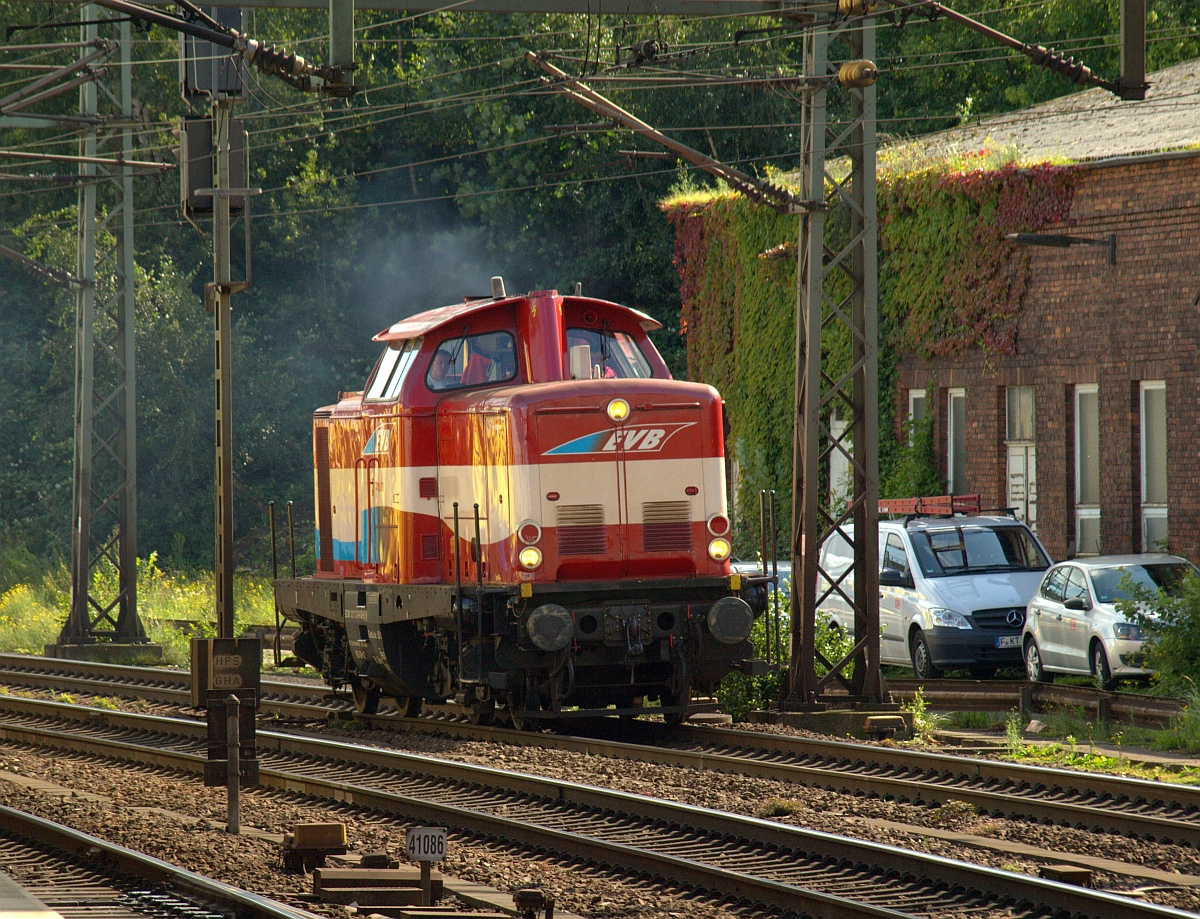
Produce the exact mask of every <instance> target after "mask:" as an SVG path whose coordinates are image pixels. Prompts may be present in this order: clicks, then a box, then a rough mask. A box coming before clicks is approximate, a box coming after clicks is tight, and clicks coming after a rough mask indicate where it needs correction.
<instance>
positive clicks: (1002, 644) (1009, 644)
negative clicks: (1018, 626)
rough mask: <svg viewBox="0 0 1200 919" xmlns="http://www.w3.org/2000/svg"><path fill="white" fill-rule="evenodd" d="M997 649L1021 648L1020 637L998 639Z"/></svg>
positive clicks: (1000, 637) (1010, 636) (1008, 636)
mask: <svg viewBox="0 0 1200 919" xmlns="http://www.w3.org/2000/svg"><path fill="white" fill-rule="evenodd" d="M996 647H997V648H1019V647H1021V636H1020V635H1001V636H999V637H998V638H997V639H996Z"/></svg>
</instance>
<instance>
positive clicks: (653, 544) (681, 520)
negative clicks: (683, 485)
mask: <svg viewBox="0 0 1200 919" xmlns="http://www.w3.org/2000/svg"><path fill="white" fill-rule="evenodd" d="M691 548H692V505H691V504H690V503H689V502H687V501H647V502H646V503H645V504H643V505H642V550H643V551H644V552H687V551H690V550H691Z"/></svg>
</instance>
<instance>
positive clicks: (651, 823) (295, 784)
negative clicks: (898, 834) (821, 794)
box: [0, 696, 1194, 919]
mask: <svg viewBox="0 0 1200 919" xmlns="http://www.w3.org/2000/svg"><path fill="white" fill-rule="evenodd" d="M0 737H3V738H4V739H5V740H7V741H10V742H17V743H23V744H31V745H35V746H38V747H44V748H53V749H60V750H69V751H74V752H75V753H81V754H90V755H99V756H104V757H115V758H117V759H120V760H123V761H126V762H137V763H144V764H150V765H153V766H156V767H170V768H174V769H179V770H184V771H187V772H192V773H198V772H201V771H202V770H203V762H204V749H205V746H206V737H207V735H206V728H205V726H204V725H203V724H201V723H199V722H196V721H192V720H185V719H179V718H165V717H162V716H151V715H143V714H136V713H130V712H118V711H111V710H105V709H97V708H88V707H84V706H77V705H69V704H64V703H56V702H48V701H43V700H35V699H23V698H16V697H11V696H10V697H3V698H0ZM258 743H259V751H260V776H261V784H262V785H264V786H266V787H268V788H274V789H281V790H285V791H287V792H292V793H300V794H304V795H311V796H315V797H320V798H323V799H327V800H336V801H341V802H345V803H347V804H350V805H355V806H358V807H362V808H367V809H375V810H378V811H383V812H389V813H392V814H396V815H399V816H401V818H402V819H404V820H412V821H422V822H423V821H435V822H438V823H443V824H445V825H447V826H450V827H452V828H454V829H455V830H457V831H458V832H461V833H465V834H470V835H472V836H475V837H483V838H489V839H494V840H499V841H502V842H504V843H506V844H508V845H510V846H516V847H520V848H521V849H525V850H529V849H533V850H535V851H541V852H549V853H554V854H556V855H559V856H565V857H570V858H574V859H577V860H580V861H582V862H587V863H590V864H594V865H599V866H602V867H606V868H609V869H612V870H615V871H617V872H618V873H620V874H622V875H625V876H629V875H631V874H632V875H636V876H641V877H650V878H663V879H664V880H667V879H669V880H670V881H671V882H673V883H675V884H681V885H684V886H686V887H690V888H693V889H696V890H698V891H704V892H707V893H709V894H710V895H714V896H716V897H719V898H723V899H726V900H727V901H729V902H733V903H739V904H742V905H744V906H747V907H751V908H761V909H774V910H782V911H785V912H786V911H790V912H798V913H801V914H808V915H812V916H821V917H847V919H850V917H853V919H865V917H872V919H901V917H911V916H927V917H936V919H942V917H946V919H948V917H951V916H954V917H958V916H964V915H970V916H973V917H980V919H983V917H1006V919H1014V917H1021V919H1043V917H1045V919H1049V917H1058V916H1070V917H1078V919H1083V917H1096V919H1148V917H1161V919H1166V917H1183V916H1189V915H1193V914H1189V913H1184V912H1180V911H1178V910H1172V909H1169V908H1166V907H1160V906H1154V905H1151V904H1146V903H1141V902H1138V901H1135V900H1131V899H1128V898H1125V897H1121V896H1117V895H1114V894H1109V893H1104V892H1101V891H1093V890H1087V889H1083V888H1079V887H1072V886H1068V885H1065V884H1060V883H1057V882H1053V881H1046V880H1042V879H1039V878H1033V877H1030V876H1028V875H1023V874H1014V873H1010V872H1006V871H999V870H996V869H992V868H986V867H981V866H976V865H969V864H966V863H963V862H956V861H952V860H949V859H945V858H941V857H938V856H932V855H924V854H921V853H917V852H911V851H907V850H903V849H896V848H892V847H890V846H884V845H879V844H877V843H870V842H862V841H859V840H853V839H847V838H844V837H840V836H832V835H828V834H822V833H816V832H812V831H809V830H805V829H801V828H797V827H792V826H787V825H784V824H779V823H774V822H771V821H766V820H760V819H757V818H752V817H742V816H737V815H734V814H729V813H725V812H720V811H714V810H709V809H705V808H700V807H694V806H690V805H685V804H676V803H673V802H669V801H662V800H658V799H653V798H646V797H642V796H637V795H630V794H626V793H623V792H618V791H612V790H608V789H600V788H592V787H588V786H583V785H579V784H576V783H570V782H564V781H559V780H554V779H544V778H538V777H534V776H529V775H523V774H519V773H510V772H505V771H500V770H496V769H491V768H487V767H482V766H476V765H469V764H464V763H459V762H452V761H448V760H441V759H436V758H433V757H430V756H427V755H411V754H405V753H400V752H396V751H392V750H384V749H377V748H369V747H362V746H357V745H353V744H346V743H342V742H338V741H331V740H325V739H320V738H314V737H303V736H298V735H294V734H286V733H279V732H273V731H260V732H259V734H258ZM1193 919H1194V915H1193Z"/></svg>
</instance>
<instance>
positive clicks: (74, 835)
mask: <svg viewBox="0 0 1200 919" xmlns="http://www.w3.org/2000/svg"><path fill="white" fill-rule="evenodd" d="M9 840H20V841H21V842H22V844H23V845H24V846H26V847H27V848H28V850H29V851H31V852H38V853H47V852H49V853H51V854H54V853H61V854H65V855H66V856H67V857H68V858H70V859H73V860H75V861H77V862H78V863H80V864H85V865H87V866H88V868H87V871H88V873H89V874H90V875H91V876H93V877H95V878H104V879H106V880H107V879H111V878H113V876H115V875H123V876H124V877H125V878H126V880H127V881H128V879H133V878H136V879H137V880H138V881H139V882H140V883H143V884H154V885H163V888H162V889H159V890H156V891H155V892H154V897H155V898H158V900H159V902H157V903H152V902H149V901H147V902H146V903H144V904H142V905H143V907H146V908H147V909H145V910H144V911H145V912H148V911H149V909H148V908H149V907H152V906H157V907H158V908H159V909H160V910H167V909H175V910H177V912H175V913H174V914H175V915H198V916H206V915H211V912H210V910H211V907H212V906H213V905H218V906H220V907H222V908H224V909H228V910H231V911H234V912H236V914H237V915H238V916H240V917H245V919H320V917H318V916H316V915H315V914H313V913H310V912H308V911H307V910H303V909H297V908H295V907H291V906H288V905H287V904H285V903H278V902H276V901H274V900H271V899H268V898H267V897H263V896H260V895H258V894H255V893H250V892H249V891H246V890H241V889H239V888H237V887H233V886H231V885H229V884H225V883H223V882H221V881H217V880H214V879H212V878H208V877H205V876H203V875H201V874H196V873H195V872H192V871H188V870H187V869H185V868H180V867H178V866H177V865H172V864H170V863H168V862H165V861H162V860H161V859H157V858H154V857H153V856H150V855H143V854H142V853H140V852H134V851H133V850H132V849H127V848H125V847H124V846H119V845H117V844H116V843H112V842H108V841H107V840H104V839H99V838H97V837H95V836H90V835H88V834H87V833H82V832H80V831H78V830H74V829H71V828H70V827H67V826H63V825H62V824H59V823H55V822H53V821H51V820H46V819H44V818H42V817H37V816H35V815H33V814H27V813H25V812H24V811H19V810H16V809H14V808H11V807H5V806H0V841H2V842H8V841H9ZM0 861H2V858H0ZM122 886H131V885H129V884H128V883H126V884H123V885H122ZM89 892H91V893H94V892H95V891H94V890H89ZM100 893H101V897H98V898H97V903H96V904H95V905H96V906H97V912H98V913H99V914H100V915H103V916H110V917H111V916H113V915H116V913H114V912H113V909H112V903H111V902H110V901H108V900H106V899H104V896H105V894H104V891H100ZM143 893H144V892H143ZM167 894H170V896H171V897H173V898H176V900H177V902H175V903H169V902H162V901H165V900H166V899H167V896H166V895H167ZM88 899H90V898H88ZM87 905H88V904H87V903H86V902H79V903H72V904H71V907H72V912H71V915H84V913H83V909H84V908H85V907H86V906H87ZM131 905H132V906H133V907H136V906H137V905H138V898H137V896H136V895H135V896H134V897H133V898H132V899H131ZM101 907H106V908H105V909H103V910H101V909H100V908H101ZM189 907H190V908H191V911H190V912H184V911H185V910H188V908H189ZM133 914H135V913H134V912H132V911H131V915H133Z"/></svg>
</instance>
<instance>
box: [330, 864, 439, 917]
mask: <svg viewBox="0 0 1200 919" xmlns="http://www.w3.org/2000/svg"><path fill="white" fill-rule="evenodd" d="M429 887H430V891H429V893H430V897H431V899H432V900H433V902H434V903H436V902H437V901H438V900H440V899H441V898H442V892H443V887H442V876H441V874H439V873H437V872H433V873H432V874H431V876H430V878H429ZM313 895H314V896H316V897H318V898H320V900H321V901H322V902H323V903H338V904H341V905H343V906H349V905H350V904H351V903H357V904H358V905H359V907H367V906H369V907H371V908H372V911H375V910H378V909H386V910H389V913H388V914H389V915H390V914H391V913H390V910H392V909H394V908H396V907H412V906H421V905H425V904H422V903H421V900H422V899H423V898H424V892H423V891H422V890H421V871H420V869H417V868H317V869H316V870H315V871H313Z"/></svg>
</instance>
